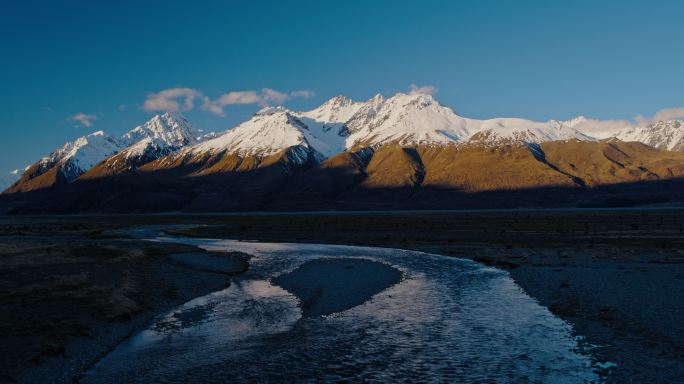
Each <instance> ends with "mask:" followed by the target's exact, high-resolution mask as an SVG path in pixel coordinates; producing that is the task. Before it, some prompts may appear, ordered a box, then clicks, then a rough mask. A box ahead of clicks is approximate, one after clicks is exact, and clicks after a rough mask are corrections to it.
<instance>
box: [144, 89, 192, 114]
mask: <svg viewBox="0 0 684 384" xmlns="http://www.w3.org/2000/svg"><path fill="white" fill-rule="evenodd" d="M202 97H203V96H202V93H201V92H199V91H198V90H196V89H192V88H169V89H165V90H163V91H160V92H157V93H150V94H149V95H147V99H145V103H144V104H143V108H144V109H145V111H147V112H156V111H172V112H178V111H189V110H191V109H193V108H195V99H197V98H202Z"/></svg>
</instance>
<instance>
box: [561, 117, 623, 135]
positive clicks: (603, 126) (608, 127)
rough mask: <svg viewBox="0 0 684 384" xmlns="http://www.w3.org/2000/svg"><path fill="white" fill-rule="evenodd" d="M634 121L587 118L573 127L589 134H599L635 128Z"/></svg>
mask: <svg viewBox="0 0 684 384" xmlns="http://www.w3.org/2000/svg"><path fill="white" fill-rule="evenodd" d="M634 126H635V124H634V122H631V121H629V120H596V119H586V120H584V121H582V122H581V123H578V124H576V125H575V126H574V127H573V128H575V129H577V130H578V131H580V132H582V133H586V134H589V135H599V136H600V134H601V133H604V134H611V133H612V132H615V131H617V130H620V129H624V128H633V127H634Z"/></svg>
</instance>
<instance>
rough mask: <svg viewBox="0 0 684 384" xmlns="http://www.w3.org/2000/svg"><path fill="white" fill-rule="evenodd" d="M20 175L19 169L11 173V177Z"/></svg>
mask: <svg viewBox="0 0 684 384" xmlns="http://www.w3.org/2000/svg"><path fill="white" fill-rule="evenodd" d="M18 174H19V170H18V169H15V170H14V171H12V172H10V175H18Z"/></svg>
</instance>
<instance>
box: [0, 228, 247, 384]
mask: <svg viewBox="0 0 684 384" xmlns="http://www.w3.org/2000/svg"><path fill="white" fill-rule="evenodd" d="M49 239H50V240H49V241H50V243H49V244H47V245H45V246H43V244H41V243H43V242H45V241H46V239H45V238H38V237H25V236H24V237H22V238H21V239H16V238H0V256H2V259H0V260H1V261H2V272H3V274H6V273H8V271H10V270H14V269H16V268H26V269H30V270H32V271H33V272H36V273H38V274H44V275H46V276H48V278H47V279H46V281H40V282H37V283H35V284H33V286H35V288H33V287H32V284H31V283H28V282H27V283H20V281H22V280H21V279H20V278H18V277H17V278H15V280H16V283H17V284H16V288H13V289H10V290H6V291H5V295H4V296H3V304H4V305H5V307H6V308H9V309H8V312H7V313H5V314H4V315H3V316H2V323H3V325H4V328H5V331H3V332H2V335H0V336H1V338H2V341H3V342H2V346H3V350H5V351H4V352H3V355H5V356H8V357H10V356H11V358H9V359H8V360H5V361H4V362H3V368H2V373H1V375H2V376H1V377H2V380H0V381H3V382H19V383H23V382H27V383H28V382H51V383H69V382H77V381H78V379H79V377H80V376H81V375H82V374H83V373H84V372H85V371H87V369H89V368H90V367H92V366H94V365H95V364H97V362H98V361H99V360H100V359H102V358H103V357H104V356H105V355H106V354H107V353H108V352H110V351H111V350H113V349H114V348H115V347H116V346H117V345H119V344H120V343H121V342H124V341H125V340H126V339H128V338H129V337H130V336H132V335H134V334H135V333H136V332H137V331H139V330H141V329H144V327H145V326H146V325H147V324H149V323H150V322H151V321H153V319H154V318H156V317H157V316H159V315H162V314H163V313H165V312H167V311H169V310H171V309H173V308H175V307H176V306H178V305H181V304H183V303H184V302H187V301H188V300H191V299H193V298H195V297H198V296H201V295H204V294H208V293H211V292H215V291H218V290H221V289H225V288H226V287H228V286H229V285H230V277H231V276H232V275H234V274H235V273H239V271H240V270H244V268H245V264H246V263H242V262H233V261H231V262H230V263H228V264H227V267H228V268H230V269H224V270H213V271H207V270H202V268H193V266H192V265H188V263H180V262H178V261H176V260H174V259H173V258H172V255H174V254H177V253H180V254H186V253H188V252H195V253H197V254H206V255H208V257H209V256H213V257H212V259H215V258H221V257H223V258H227V259H231V260H233V259H234V258H235V257H234V256H235V254H224V253H216V252H207V251H204V250H203V249H201V248H198V247H194V246H187V245H181V244H176V243H160V244H155V243H154V242H149V241H144V240H131V239H114V240H112V239H110V240H107V241H98V242H97V245H95V244H94V243H93V240H92V239H87V238H82V237H80V238H74V237H68V238H63V239H59V238H58V237H50V238H49ZM22 247H26V248H25V249H26V250H27V251H28V250H29V249H30V250H31V252H37V253H38V254H45V255H53V256H50V257H52V258H58V259H59V260H53V261H50V262H48V264H46V265H42V264H40V263H41V262H42V260H40V257H37V258H36V260H28V261H21V260H18V261H16V258H15V257H13V256H14V255H13V254H12V250H14V251H17V249H14V248H19V250H20V251H22V252H23V248H22ZM75 249H87V250H88V253H90V252H92V253H93V255H83V253H81V254H80V255H79V254H78V253H79V252H75ZM108 252H109V256H108V257H114V258H117V260H116V261H113V262H112V261H110V260H106V259H103V258H106V257H107V256H105V255H107V254H108ZM15 254H16V252H15ZM95 254H98V255H97V256H95ZM19 255H20V254H19ZM215 255H218V256H215ZM84 259H85V260H84ZM129 259H130V262H129V261H128V260H129ZM52 262H57V263H60V264H57V265H55V264H52ZM16 263H19V264H16ZM102 263H104V264H107V267H108V268H109V269H110V271H108V272H111V273H105V274H103V271H102V269H101V268H100V267H101V265H100V264H102ZM111 263H113V264H111ZM131 263H132V264H131ZM70 265H73V267H71V266H70ZM129 265H130V266H129ZM65 266H66V268H65ZM84 275H85V276H86V277H84ZM88 275H92V276H93V278H95V279H96V281H92V280H91V279H89V278H88ZM51 278H52V279H51ZM10 279H11V278H10ZM91 281H92V282H91ZM5 283H6V285H5V287H6V288H7V287H9V286H10V285H12V284H11V281H6V282H5ZM46 289H47V290H48V291H45V290H46ZM32 292H35V293H32ZM41 292H46V293H41ZM48 292H49V293H48ZM27 300H28V302H34V303H35V304H34V306H33V307H31V306H28V307H27V306H25V305H23V304H22V303H25V302H27ZM51 301H56V304H54V305H51V304H50V302H51ZM14 306H19V307H18V308H17V309H13V308H14ZM79 307H80V308H79ZM51 308H52V309H51ZM10 312H12V313H10ZM7 327H9V328H7ZM23 329H26V330H27V331H23ZM8 331H9V333H7V332H8Z"/></svg>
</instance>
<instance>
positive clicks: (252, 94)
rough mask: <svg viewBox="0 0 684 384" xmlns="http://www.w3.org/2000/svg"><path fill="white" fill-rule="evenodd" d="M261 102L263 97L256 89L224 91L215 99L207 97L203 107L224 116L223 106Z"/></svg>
mask: <svg viewBox="0 0 684 384" xmlns="http://www.w3.org/2000/svg"><path fill="white" fill-rule="evenodd" d="M260 102H261V97H260V96H259V95H258V94H257V92H256V91H232V92H228V93H224V94H223V95H221V96H219V97H218V98H216V99H214V100H211V99H209V98H208V97H205V98H204V103H203V104H202V109H203V110H205V111H209V112H211V113H213V114H215V115H220V116H224V115H225V113H224V112H223V108H224V107H226V106H228V105H238V104H243V105H244V104H258V103H260Z"/></svg>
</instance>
